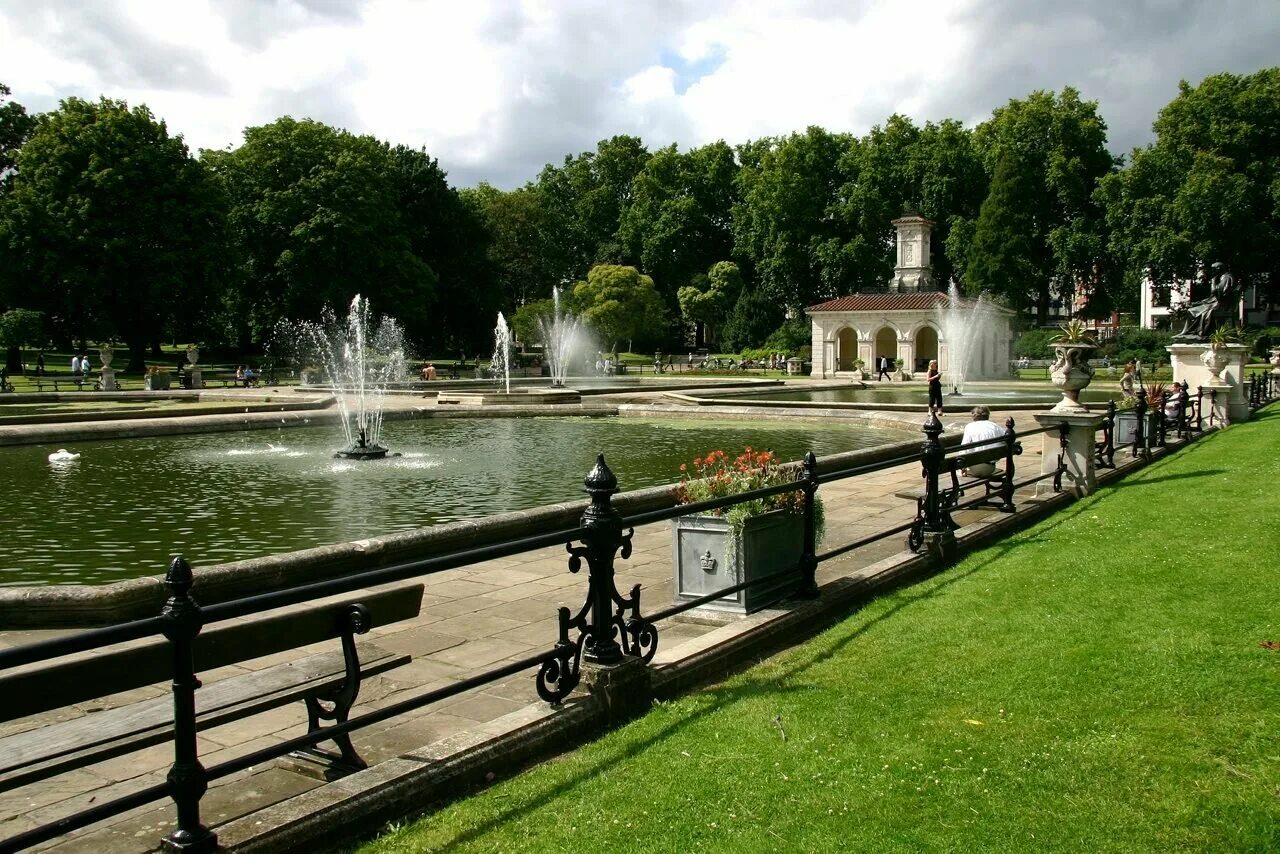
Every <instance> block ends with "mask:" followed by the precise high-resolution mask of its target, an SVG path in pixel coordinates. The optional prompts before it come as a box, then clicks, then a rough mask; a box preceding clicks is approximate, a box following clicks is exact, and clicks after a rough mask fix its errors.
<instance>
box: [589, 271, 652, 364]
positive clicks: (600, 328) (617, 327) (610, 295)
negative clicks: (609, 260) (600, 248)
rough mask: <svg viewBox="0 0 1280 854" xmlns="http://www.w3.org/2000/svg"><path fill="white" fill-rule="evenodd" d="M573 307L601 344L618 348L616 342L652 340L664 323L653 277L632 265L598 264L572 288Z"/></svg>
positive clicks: (610, 347)
mask: <svg viewBox="0 0 1280 854" xmlns="http://www.w3.org/2000/svg"><path fill="white" fill-rule="evenodd" d="M573 306H574V308H575V309H576V311H577V313H578V316H579V317H580V318H582V321H583V323H585V324H586V325H587V326H588V327H589V328H590V329H591V330H592V331H593V332H595V333H596V335H597V336H599V339H600V342H601V343H606V342H607V343H608V344H609V349H610V350H615V351H616V350H617V348H618V342H619V341H628V342H629V343H628V349H630V348H631V344H632V343H633V342H634V340H635V339H640V340H641V341H642V342H643V341H652V340H653V339H656V338H658V337H660V336H661V335H662V333H663V330H664V328H665V324H666V312H665V309H664V308H663V304H662V297H661V296H659V295H658V291H657V289H656V288H654V285H653V279H651V278H649V277H648V276H646V275H643V274H642V273H641V272H640V271H639V270H637V269H636V268H635V267H627V266H622V265H620V264H597V265H596V266H595V267H592V268H591V271H590V272H589V273H588V274H587V279H586V281H584V282H578V283H577V284H576V285H574V287H573Z"/></svg>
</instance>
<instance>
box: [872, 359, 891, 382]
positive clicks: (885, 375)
mask: <svg viewBox="0 0 1280 854" xmlns="http://www.w3.org/2000/svg"><path fill="white" fill-rule="evenodd" d="M882 379H885V380H889V382H893V377H891V376H889V357H888V356H881V357H880V358H879V359H877V360H876V380H877V381H879V380H882Z"/></svg>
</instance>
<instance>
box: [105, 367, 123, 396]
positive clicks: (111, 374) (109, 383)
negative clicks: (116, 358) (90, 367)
mask: <svg viewBox="0 0 1280 854" xmlns="http://www.w3.org/2000/svg"><path fill="white" fill-rule="evenodd" d="M101 376H102V390H103V391H115V390H116V389H117V388H119V386H117V385H116V372H115V370H113V369H112V368H108V367H106V366H105V365H104V366H103V367H102V371H101Z"/></svg>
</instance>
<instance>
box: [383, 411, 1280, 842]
mask: <svg viewBox="0 0 1280 854" xmlns="http://www.w3.org/2000/svg"><path fill="white" fill-rule="evenodd" d="M1272 410H1273V412H1271V413H1266V414H1263V415H1262V416H1261V417H1260V418H1258V419H1257V420H1255V421H1254V422H1252V423H1249V424H1246V425H1241V426H1237V427H1234V428H1232V429H1230V430H1229V431H1226V432H1224V433H1221V434H1217V435H1213V436H1210V437H1207V438H1206V439H1204V440H1203V441H1201V442H1199V443H1197V444H1196V445H1194V446H1192V447H1190V448H1188V449H1186V450H1184V451H1182V452H1181V453H1179V454H1177V455H1176V456H1174V457H1172V458H1169V459H1166V460H1163V461H1161V462H1159V463H1157V464H1155V465H1153V466H1151V467H1149V468H1147V469H1146V470H1144V471H1143V472H1141V473H1139V474H1137V475H1134V476H1131V477H1129V478H1127V479H1126V480H1125V481H1124V482H1123V483H1121V484H1119V485H1116V486H1114V487H1111V488H1108V489H1106V490H1103V491H1102V492H1100V493H1099V494H1098V495H1095V496H1094V497H1092V498H1090V499H1087V500H1085V501H1081V502H1079V503H1077V504H1075V505H1073V506H1072V507H1070V508H1069V509H1067V510H1065V511H1063V512H1061V513H1059V514H1058V515H1056V516H1054V517H1053V518H1051V519H1048V520H1046V521H1044V522H1042V523H1040V524H1038V525H1036V526H1034V527H1032V528H1030V529H1028V530H1027V531H1025V532H1023V533H1022V534H1020V535H1017V536H1015V537H1013V538H1011V539H1009V540H1007V541H1005V542H1004V543H1001V544H1000V545H998V546H995V547H993V548H990V549H987V550H985V551H982V552H980V553H976V554H974V555H971V556H970V557H968V558H967V559H965V560H964V561H963V562H961V563H960V564H958V565H957V566H955V567H954V568H952V569H950V570H949V571H947V572H945V573H943V574H941V575H939V576H937V577H935V578H933V579H931V580H929V581H927V582H924V583H921V584H917V585H915V586H914V587H911V588H910V589H906V590H902V591H899V592H896V593H893V594H891V595H888V596H886V597H884V598H882V599H880V600H878V601H876V602H874V603H872V604H870V605H868V606H866V607H865V608H863V609H862V610H861V611H860V612H858V613H857V614H855V615H853V616H851V617H849V618H848V619H846V620H844V621H843V622H842V623H840V624H838V625H837V626H835V627H834V628H832V629H830V630H828V631H826V632H824V633H823V634H822V635H820V636H819V637H817V638H815V639H814V640H812V641H811V642H809V643H806V644H804V645H802V646H800V647H797V648H795V649H793V650H790V651H788V652H786V653H784V654H781V655H778V656H775V657H773V658H771V659H769V660H767V661H765V662H764V663H762V664H760V665H758V666H757V667H754V668H753V669H751V670H749V671H746V672H744V673H742V674H740V675H738V676H735V677H732V678H730V679H728V680H727V681H725V682H724V683H722V684H720V685H717V686H714V687H712V688H709V689H707V690H704V691H701V692H698V693H696V694H693V695H690V696H687V697H684V698H682V699H680V700H678V701H675V702H671V703H666V704H663V705H660V706H658V707H656V708H655V709H654V710H653V711H652V712H651V713H650V714H648V715H647V716H645V717H644V718H643V719H641V720H638V721H636V722H634V723H632V724H630V725H629V726H626V727H624V728H622V729H620V730H618V731H615V732H613V733H611V734H609V735H608V736H606V737H604V738H602V739H600V740H599V741H597V742H595V743H593V744H591V745H589V746H587V747H585V748H583V749H581V750H578V751H576V752H573V753H571V754H569V755H566V756H564V757H562V758H560V759H557V760H555V761H551V762H547V763H544V764H543V765H541V766H539V767H537V768H535V769H533V770H531V771H530V772H528V773H525V774H521V775H519V776H517V777H515V778H514V779H510V780H506V781H503V782H500V783H499V784H497V785H494V786H492V787H491V788H489V789H487V790H486V791H483V792H481V793H478V794H476V795H474V796H472V797H470V798H467V799H465V800H461V801H459V802H457V803H455V804H453V805H451V806H448V807H445V808H443V809H441V810H440V811H438V812H436V813H434V814H432V815H430V816H428V817H427V818H425V819H423V820H422V821H420V822H418V823H416V824H413V825H410V826H407V827H402V828H399V829H398V830H396V831H395V832H392V833H390V834H388V835H387V836H385V837H383V838H381V839H379V840H377V841H375V842H373V843H370V844H369V845H368V846H367V847H366V848H365V849H363V850H367V851H424V850H436V849H442V848H449V849H450V850H453V849H454V848H457V849H460V850H477V851H550V850H579V851H690V850H717V851H762V850H795V851H829V850H863V851H887V850H898V851H915V850H964V851H968V850H990V851H1041V850H1069V851H1133V850H1142V851H1149V850H1169V849H1192V850H1257V851H1263V850H1272V851H1275V850H1280V651H1273V650H1271V649H1268V648H1267V647H1266V645H1265V642H1267V641H1280V596H1278V595H1277V594H1278V593H1280V518H1278V517H1277V512H1276V503H1275V502H1276V495H1277V488H1278V487H1280V411H1275V410H1280V407H1272Z"/></svg>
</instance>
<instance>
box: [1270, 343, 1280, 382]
mask: <svg viewBox="0 0 1280 854" xmlns="http://www.w3.org/2000/svg"><path fill="white" fill-rule="evenodd" d="M1270 361H1271V373H1273V374H1275V375H1276V376H1280V347H1276V348H1275V349H1273V350H1272V351H1271V359H1270Z"/></svg>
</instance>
